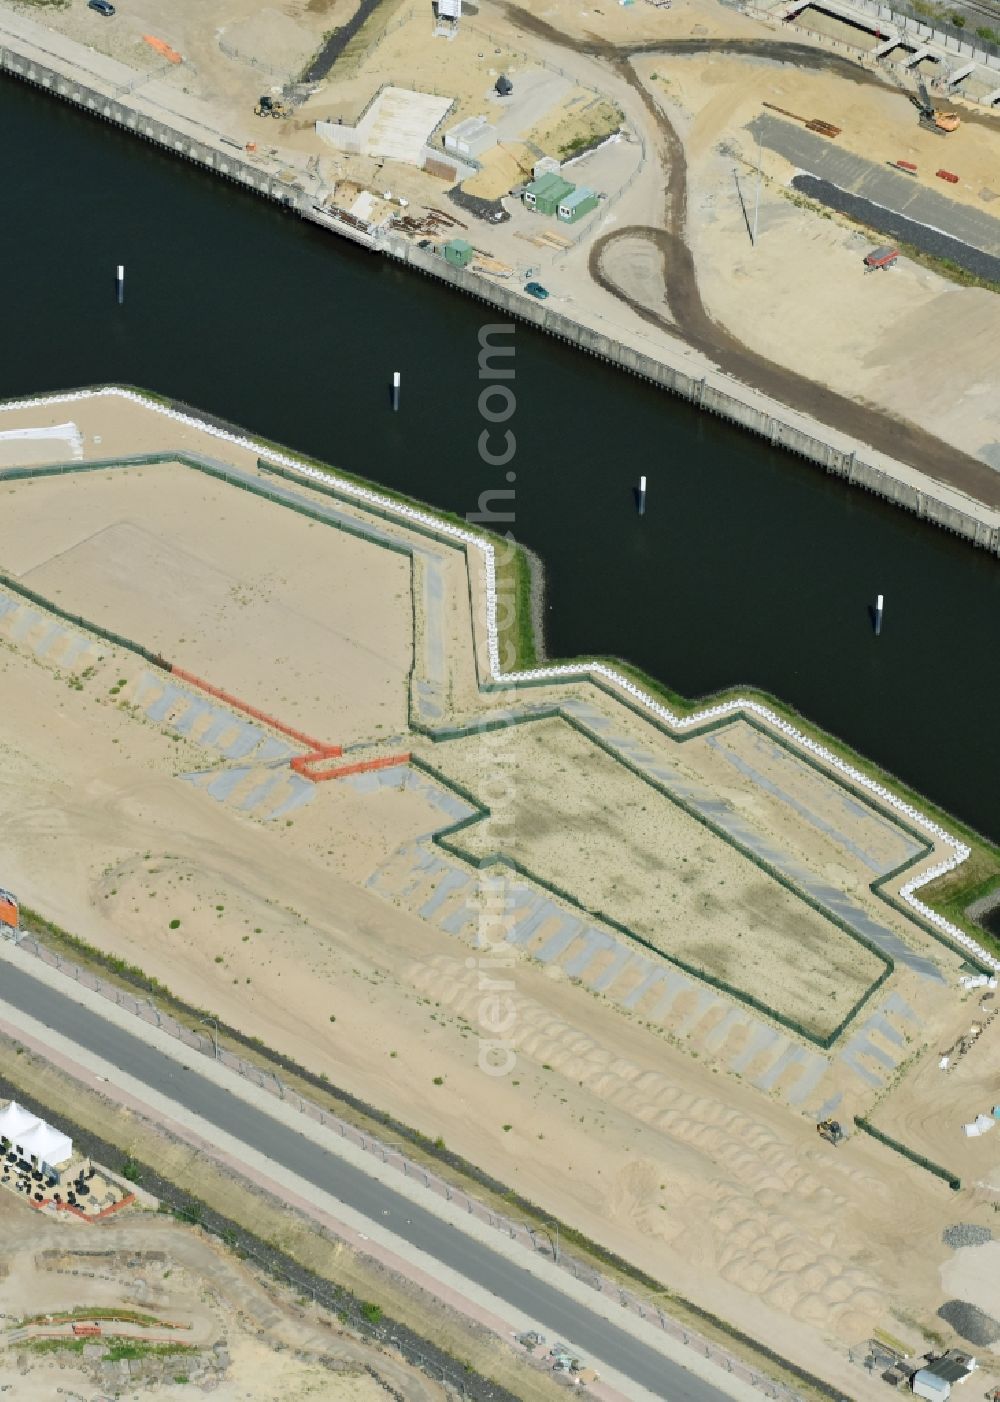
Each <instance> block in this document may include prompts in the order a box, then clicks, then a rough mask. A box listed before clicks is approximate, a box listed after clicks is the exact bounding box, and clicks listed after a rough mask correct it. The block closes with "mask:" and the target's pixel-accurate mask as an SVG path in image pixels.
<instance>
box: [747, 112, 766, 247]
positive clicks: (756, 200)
mask: <svg viewBox="0 0 1000 1402" xmlns="http://www.w3.org/2000/svg"><path fill="white" fill-rule="evenodd" d="M763 140H764V133H763V132H759V133H758V135H757V193H756V195H755V196H754V202H753V234H752V235H751V237H750V242H751V243H752V244H753V246H754V248H756V247H757V215H758V214H759V213H760V158H761V149H760V148H761V143H762V142H763Z"/></svg>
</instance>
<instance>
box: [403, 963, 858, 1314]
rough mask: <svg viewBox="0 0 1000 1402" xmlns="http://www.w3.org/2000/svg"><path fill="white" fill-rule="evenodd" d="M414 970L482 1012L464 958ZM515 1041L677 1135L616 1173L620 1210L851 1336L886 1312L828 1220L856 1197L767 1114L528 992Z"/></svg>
mask: <svg viewBox="0 0 1000 1402" xmlns="http://www.w3.org/2000/svg"><path fill="white" fill-rule="evenodd" d="M408 977H409V979H410V981H411V982H412V986H413V987H414V988H415V989H416V990H417V992H418V993H423V994H426V995H427V996H433V997H434V999H435V1000H436V1001H438V1002H440V1003H442V1004H444V1005H445V1006H446V1007H448V1008H449V1009H450V1010H451V1011H453V1012H455V1013H457V1014H459V1015H460V1016H463V1017H468V1018H469V1019H470V1020H472V1019H473V1018H474V1017H475V1015H476V1008H477V1006H478V1004H479V1003H480V1001H481V999H482V994H481V992H480V991H479V988H478V975H477V974H476V973H475V972H474V971H469V970H468V969H467V968H466V967H465V964H464V961H460V960H457V959H453V958H450V957H448V956H444V955H442V956H440V957H439V958H437V959H434V960H432V961H430V962H429V963H418V964H414V965H412V966H411V968H410V970H409V975H408ZM511 1042H512V1044H513V1046H514V1047H515V1049H516V1051H517V1053H518V1055H519V1056H525V1057H528V1058H530V1059H531V1060H532V1061H535V1062H537V1063H538V1064H540V1065H545V1066H548V1067H551V1068H552V1069H554V1070H556V1071H559V1072H560V1073H562V1074H563V1075H564V1076H566V1078H567V1079H569V1080H572V1081H573V1082H576V1083H578V1084H579V1085H580V1086H581V1087H583V1088H584V1089H585V1090H586V1091H588V1092H589V1093H590V1094H591V1095H594V1096H597V1097H598V1098H600V1099H601V1100H603V1101H606V1102H607V1103H608V1104H610V1105H613V1106H614V1107H615V1108H616V1109H617V1110H618V1111H620V1112H622V1113H624V1114H628V1115H631V1116H632V1117H633V1118H634V1119H635V1120H638V1121H640V1122H641V1123H642V1124H644V1125H647V1126H649V1127H651V1128H654V1129H656V1130H659V1131H660V1132H661V1133H662V1134H663V1135H664V1136H665V1137H666V1140H667V1143H666V1144H665V1145H664V1154H663V1158H662V1161H657V1160H656V1159H651V1158H649V1157H644V1158H643V1159H641V1160H638V1161H637V1162H636V1163H634V1164H632V1165H630V1166H629V1167H628V1168H627V1169H625V1170H624V1171H622V1172H620V1173H619V1174H617V1175H616V1177H615V1179H614V1180H613V1182H612V1183H611V1185H610V1187H609V1189H608V1196H607V1211H608V1215H609V1216H612V1217H615V1218H618V1219H619V1220H629V1221H631V1222H632V1223H633V1224H636V1223H638V1224H639V1225H640V1227H641V1229H642V1230H643V1232H644V1233H645V1234H646V1235H648V1236H650V1237H652V1238H655V1239H659V1240H662V1241H664V1242H669V1243H670V1245H671V1246H672V1247H674V1248H675V1249H677V1250H679V1251H681V1252H682V1253H683V1254H684V1256H685V1257H686V1259H688V1260H691V1261H694V1262H701V1263H712V1264H713V1265H714V1267H715V1269H717V1270H718V1271H719V1272H720V1274H721V1275H722V1276H723V1278H724V1279H725V1280H726V1281H727V1282H729V1283H730V1284H732V1285H734V1286H737V1287H739V1289H741V1290H745V1291H747V1292H748V1293H750V1294H752V1295H757V1296H759V1297H761V1298H762V1299H764V1300H765V1301H766V1302H767V1303H768V1304H769V1305H772V1306H773V1307H774V1308H775V1309H778V1310H780V1311H781V1312H782V1313H784V1314H786V1315H789V1316H791V1317H792V1318H794V1319H796V1320H799V1321H801V1322H802V1323H808V1324H812V1325H815V1326H817V1327H819V1328H823V1329H825V1330H832V1331H833V1332H835V1333H836V1334H838V1335H839V1336H840V1337H841V1338H843V1339H851V1338H855V1337H860V1336H861V1334H863V1333H864V1332H865V1330H866V1329H868V1330H870V1328H871V1324H872V1320H873V1319H877V1318H879V1317H880V1316H881V1314H882V1313H883V1312H884V1309H885V1300H886V1293H885V1290H884V1288H883V1287H882V1285H881V1284H880V1282H878V1281H877V1280H876V1279H875V1278H873V1277H872V1276H870V1275H868V1274H867V1273H866V1272H864V1271H862V1270H860V1269H858V1268H856V1267H855V1266H853V1265H849V1264H845V1263H844V1262H843V1261H841V1260H839V1259H838V1258H837V1256H836V1254H835V1253H836V1248H837V1238H836V1236H835V1234H834V1233H833V1232H830V1231H825V1232H824V1231H823V1230H822V1227H821V1225H820V1226H817V1224H822V1223H825V1222H831V1221H834V1220H836V1217H837V1214H838V1213H840V1212H841V1211H842V1210H843V1209H844V1208H845V1207H846V1205H847V1204H846V1200H845V1199H844V1198H843V1197H841V1196H840V1195H839V1194H837V1193H835V1192H833V1191H831V1190H830V1189H829V1188H827V1187H826V1186H825V1184H823V1183H821V1182H820V1180H819V1179H818V1178H817V1177H816V1175H815V1174H814V1173H813V1172H812V1170H811V1169H810V1167H809V1166H808V1161H804V1160H803V1159H802V1158H801V1157H796V1156H794V1155H793V1154H792V1153H790V1152H789V1150H788V1148H787V1147H786V1145H785V1144H783V1143H782V1142H781V1141H780V1140H779V1139H778V1137H777V1136H776V1135H775V1134H774V1133H773V1132H772V1131H771V1130H770V1129H769V1128H768V1127H767V1126H766V1125H764V1124H762V1123H760V1122H758V1121H755V1120H753V1119H751V1118H750V1117H749V1116H747V1115H745V1114H742V1113H740V1112H739V1111H737V1110H734V1109H733V1108H732V1107H731V1106H729V1105H727V1104H726V1103H725V1102H724V1101H723V1100H721V1099H718V1098H716V1097H714V1096H710V1095H697V1094H692V1093H690V1092H687V1091H683V1090H681V1089H679V1088H678V1087H677V1086H676V1085H674V1084H672V1083H671V1082H670V1081H669V1080H668V1079H667V1077H666V1076H665V1075H661V1074H660V1073H658V1072H655V1071H650V1070H648V1069H647V1068H645V1067H644V1066H640V1065H638V1064H637V1063H635V1062H632V1061H629V1060H628V1059H626V1058H624V1057H621V1056H615V1055H614V1053H613V1052H611V1051H610V1050H608V1049H607V1048H605V1047H603V1046H602V1045H601V1044H600V1043H599V1042H597V1041H596V1039H595V1038H593V1037H591V1036H589V1035H588V1034H587V1033H585V1032H583V1031H582V1030H581V1029H580V1028H577V1027H574V1026H573V1025H571V1024H570V1023H568V1022H565V1021H563V1020H562V1019H561V1018H559V1017H557V1016H554V1015H553V1014H552V1013H551V1012H550V1011H549V1010H547V1009H546V1008H544V1007H542V1006H541V1005H540V1004H538V1003H535V1002H533V1001H532V1000H530V999H527V998H524V997H519V999H518V1021H517V1025H516V1027H515V1028H514V1029H513V1031H512V1033H511ZM668 1174H669V1177H668V1176H667V1175H668ZM706 1184H709V1185H710V1187H709V1188H708V1191H707V1192H706Z"/></svg>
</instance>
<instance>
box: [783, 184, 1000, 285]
mask: <svg viewBox="0 0 1000 1402" xmlns="http://www.w3.org/2000/svg"><path fill="white" fill-rule="evenodd" d="M792 186H793V187H794V188H795V189H796V190H799V191H800V192H801V193H802V194H803V195H808V196H809V198H810V199H812V200H818V201H819V203H820V204H824V205H826V206H827V207H828V208H829V209H836V210H837V211H838V212H839V213H841V214H846V215H848V216H849V217H850V218H851V219H856V220H858V222H859V223H861V224H865V225H867V227H868V228H869V229H877V230H878V232H879V233H880V234H886V235H888V236H889V237H891V238H894V239H898V240H899V241H900V243H908V244H910V245H912V247H914V248H919V249H920V250H921V252H923V253H929V254H930V255H931V256H932V257H934V258H947V259H948V260H949V261H950V262H952V263H957V264H958V266H959V267H960V268H964V269H965V271H966V272H968V273H972V274H973V276H974V277H981V278H985V279H986V280H987V281H988V282H996V283H1000V258H994V257H992V256H991V255H990V254H989V253H983V252H982V251H981V250H980V249H978V248H971V247H970V246H969V244H967V243H961V242H960V241H959V240H958V239H953V238H951V237H950V236H949V235H948V234H943V233H941V232H940V231H939V230H937V229H931V228H929V227H928V226H927V225H926V224H918V223H916V221H915V220H913V219H907V217H906V215H905V214H897V213H896V212H895V210H892V209H886V208H885V207H884V205H879V204H875V203H874V201H872V200H866V199H865V198H864V197H863V196H861V195H852V194H850V193H848V191H847V190H841V189H840V187H839V186H837V185H833V184H831V183H830V181H829V180H820V179H819V178H818V176H815V175H796V176H795V177H794V178H793V179H792Z"/></svg>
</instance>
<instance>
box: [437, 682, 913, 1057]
mask: <svg viewBox="0 0 1000 1402" xmlns="http://www.w3.org/2000/svg"><path fill="white" fill-rule="evenodd" d="M539 720H561V721H564V722H565V723H566V724H568V725H569V726H570V727H571V728H573V729H574V730H576V731H578V732H579V733H580V734H581V735H583V736H584V738H585V739H586V740H588V741H589V742H590V743H591V744H594V745H596V746H597V748H598V749H600V750H602V751H603V752H604V753H606V754H607V755H608V756H609V757H610V758H611V759H612V760H613V761H614V762H615V763H618V764H621V765H622V766H623V767H624V768H626V769H627V770H629V772H630V773H632V774H633V775H634V776H635V777H636V778H638V779H639V780H640V781H641V782H643V783H644V784H646V785H647V786H648V787H649V788H651V789H653V790H654V791H655V792H656V793H659V794H661V795H662V796H663V797H665V798H667V799H668V800H669V801H670V802H671V803H673V804H675V805H676V806H677V807H678V808H680V809H681V810H682V811H683V812H684V813H686V814H687V815H688V816H689V817H690V818H692V819H693V820H694V821H695V822H697V823H699V824H700V825H701V826H703V827H706V828H708V829H709V831H711V832H712V833H714V834H715V835H716V836H717V837H719V838H720V839H721V840H722V841H724V842H726V843H728V844H729V845H730V846H731V847H732V848H733V849H734V850H735V851H737V852H739V853H740V854H741V855H742V856H744V857H747V858H748V859H749V860H750V861H751V862H752V863H753V864H754V865H755V866H756V867H758V868H759V870H761V871H762V872H764V874H765V875H767V876H769V877H770V878H771V879H773V880H775V881H777V882H778V884H779V885H781V886H782V887H784V888H785V889H786V890H788V891H789V892H790V893H791V894H792V895H793V896H795V897H797V898H798V899H799V900H802V901H804V902H805V904H807V905H808V906H809V907H810V908H811V909H813V910H814V911H815V912H816V913H817V914H818V915H819V916H820V917H821V918H823V919H825V920H828V921H829V922H830V924H832V925H834V926H835V927H836V928H837V929H839V930H841V931H842V932H843V933H844V934H846V935H847V936H848V938H850V939H853V940H855V941H856V942H857V943H858V944H860V945H861V946H862V947H864V948H866V949H867V950H869V952H870V953H871V954H873V955H874V956H875V958H876V959H878V961H879V962H880V963H881V964H882V966H883V967H882V972H881V974H880V975H879V977H878V978H877V979H876V980H875V981H874V982H873V983H872V984H870V985H869V987H868V988H867V989H866V990H865V991H864V993H863V994H862V996H861V997H860V998H859V999H858V1000H857V1001H856V1002H855V1003H854V1004H853V1005H852V1006H851V1007H850V1008H849V1009H848V1011H847V1012H846V1014H845V1015H844V1017H843V1018H842V1019H841V1020H840V1022H839V1023H838V1024H837V1025H836V1027H834V1028H833V1030H832V1031H831V1032H829V1033H828V1034H826V1035H825V1036H823V1035H820V1034H818V1033H817V1032H816V1031H814V1030H811V1029H809V1028H807V1027H806V1026H805V1025H804V1024H803V1023H801V1022H798V1021H796V1019H794V1018H792V1017H788V1016H786V1015H785V1014H783V1013H780V1012H778V1011H776V1010H775V1009H774V1008H773V1007H771V1006H770V1005H769V1004H767V1003H765V1002H763V1000H761V999H759V998H756V997H754V995H753V994H752V993H748V992H746V991H745V990H743V989H740V988H737V987H735V986H734V985H732V984H730V983H727V982H726V981H725V980H724V979H721V978H718V977H716V976H715V975H714V974H711V973H709V972H708V971H707V970H703V969H699V968H698V967H697V966H696V965H693V964H689V963H688V962H687V961H686V960H684V959H682V958H680V957H679V956H678V955H676V954H671V953H669V952H668V951H666V950H664V949H662V948H660V947H659V946H658V945H656V944H654V943H653V942H652V941H651V940H650V939H648V938H646V937H645V936H644V935H640V934H638V933H637V932H636V931H635V930H632V929H630V928H629V927H628V926H627V925H624V924H622V922H621V921H619V920H616V919H615V918H614V917H613V916H610V915H607V914H606V913H605V912H603V911H600V910H593V909H591V908H589V907H588V906H585V905H584V904H583V903H582V902H581V901H579V900H578V899H577V898H576V897H575V896H574V895H572V893H571V892H569V891H567V890H566V889H565V888H563V887H561V886H559V885H558V884H557V883H556V882H554V881H550V880H548V879H547V878H544V877H541V876H539V875H538V874H537V873H536V872H534V871H532V870H531V869H530V868H529V867H527V866H525V865H524V864H523V863H521V862H519V861H518V860H517V859H516V858H514V857H510V856H508V855H506V854H504V853H501V852H492V853H488V854H485V855H484V856H482V857H474V856H472V855H471V854H470V853H469V852H468V851H467V850H466V849H464V848H463V847H462V846H461V845H460V844H459V843H457V842H456V841H455V838H456V837H457V836H458V834H460V833H462V832H464V831H465V830H466V829H467V828H470V827H473V826H475V825H477V824H478V823H481V822H482V821H484V820H485V819H488V818H490V817H491V816H492V812H491V810H490V809H489V808H488V807H487V806H486V805H485V804H483V803H482V802H481V801H480V800H479V799H477V798H476V797H475V796H474V795H473V794H472V793H470V792H469V790H468V789H465V788H464V787H462V786H460V785H458V784H456V783H455V782H454V781H453V780H451V779H449V778H448V777H447V776H446V775H444V774H443V773H441V771H440V770H437V769H435V768H434V766H432V765H430V764H428V763H427V762H426V761H424V760H417V759H416V757H414V758H413V759H411V763H416V764H417V767H419V768H420V769H422V770H423V771H424V772H425V773H427V774H428V775H430V776H432V777H433V778H434V779H435V780H436V781H437V782H438V783H441V784H442V785H443V786H444V787H446V788H448V789H450V790H451V791H452V792H454V793H457V794H458V796H459V797H460V798H462V799H463V800H464V801H465V802H466V803H468V804H469V806H470V807H471V808H472V809H473V812H472V813H471V814H469V815H468V816H467V817H465V818H460V819H458V821H457V822H455V823H451V824H449V825H448V826H447V827H446V828H443V829H441V830H440V831H438V832H436V833H434V835H433V839H432V840H433V842H434V843H435V845H436V846H438V847H440V848H441V849H442V850H443V851H445V852H447V853H448V854H449V855H450V856H453V857H455V858H456V859H457V860H459V861H461V862H462V863H463V865H465V866H467V867H470V868H472V870H474V871H482V870H484V869H486V868H488V867H491V866H504V867H506V868H508V869H509V870H510V871H514V872H516V873H517V874H518V875H519V876H520V877H522V878H523V879H524V880H526V881H530V882H531V883H532V884H533V885H535V886H538V887H540V888H541V889H542V890H544V891H547V892H548V893H549V894H550V895H552V896H555V897H556V899H557V900H559V901H562V902H563V903H565V904H567V905H569V906H570V907H572V908H573V909H574V910H577V911H579V912H580V913H581V914H583V915H585V916H587V917H589V918H591V919H594V920H597V921H599V922H600V923H601V924H603V925H606V926H608V927H609V928H610V929H613V930H615V931H617V932H618V933H619V934H621V935H623V936H625V938H626V939H628V940H629V941H630V942H631V943H633V944H636V945H639V946H640V947H641V948H643V949H645V950H646V951H647V952H648V953H650V954H652V955H654V956H655V957H656V958H659V959H663V960H665V961H666V962H667V963H669V964H673V965H674V966H675V967H676V968H678V969H681V970H682V971H683V972H684V973H686V974H688V975H689V976H690V977H691V978H694V979H697V980H698V981H700V982H703V983H708V984H710V985H711V986H712V987H714V988H717V989H719V991H720V992H723V993H725V994H726V995H727V996H729V997H731V998H733V999H735V1000H736V1001H737V1002H740V1003H743V1004H744V1005H746V1006H747V1007H750V1008H753V1009H754V1011H756V1012H759V1013H762V1014H763V1015H764V1016H765V1017H767V1018H770V1019H771V1020H773V1021H774V1022H778V1023H780V1024H781V1026H783V1027H786V1028H788V1030H789V1031H791V1032H794V1033H795V1034H796V1035H797V1036H800V1037H803V1038H804V1039H805V1040H807V1041H809V1042H812V1043H813V1044H814V1045H815V1046H818V1047H820V1048H821V1049H823V1050H828V1049H829V1048H830V1047H831V1046H832V1045H833V1044H834V1042H835V1041H836V1040H837V1038H838V1037H839V1036H840V1035H841V1034H842V1032H843V1031H844V1029H845V1027H847V1026H848V1024H849V1023H850V1022H852V1021H853V1020H854V1018H856V1017H857V1015H858V1012H859V1011H860V1010H861V1008H862V1007H864V1005H865V1004H866V1003H867V1002H868V1001H869V999H870V998H871V997H872V996H873V995H874V994H875V993H876V992H877V991H878V990H879V989H880V988H881V987H882V985H883V984H884V983H885V981H886V980H887V979H888V978H889V977H890V976H891V974H892V973H893V971H894V969H895V964H894V962H893V960H892V959H891V958H890V957H889V955H887V954H886V953H885V952H884V951H883V950H881V949H879V948H878V946H877V945H875V944H873V943H872V942H871V941H870V940H868V939H866V938H865V937H864V936H862V935H860V934H858V932H857V931H855V930H852V929H851V928H850V926H849V925H847V924H846V923H845V922H844V921H843V920H841V919H840V918H839V917H838V916H836V915H834V914H833V912H831V911H828V910H826V909H825V908H824V907H823V906H822V905H820V903H819V902H818V901H816V900H815V899H814V898H813V897H812V896H810V895H809V894H808V893H807V892H805V891H801V890H799V889H798V888H797V887H796V886H795V885H794V884H793V883H792V882H790V881H789V880H788V879H787V878H786V877H785V876H784V875H783V874H782V873H781V872H779V871H777V870H776V869H775V868H773V867H771V866H770V865H769V864H768V863H767V862H765V861H763V860H762V859H761V858H759V857H757V856H756V854H755V853H753V852H750V851H749V850H747V849H746V848H744V847H743V846H741V844H740V843H738V842H736V841H735V839H733V838H732V837H731V836H730V834H728V833H727V832H726V831H725V830H724V829H722V828H719V827H717V826H716V825H715V824H714V823H712V822H711V821H710V820H709V819H707V818H705V817H704V816H703V815H702V814H700V813H698V812H697V810H696V809H694V808H692V807H690V805H688V804H687V803H685V802H684V801H683V800H682V799H679V798H678V797H677V796H676V795H674V794H671V793H670V792H669V790H667V789H665V788H663V787H662V786H661V785H660V784H657V783H656V782H655V780H652V779H650V778H649V777H648V776H647V775H646V774H644V773H643V771H642V770H641V769H639V768H638V767H637V766H636V765H634V764H632V763H631V762H630V761H629V760H626V759H625V758H624V757H623V756H621V755H619V754H618V753H617V752H616V751H615V750H614V749H612V748H611V746H610V745H608V744H607V743H606V742H605V741H603V740H601V739H600V737H598V736H596V735H594V734H593V733H592V732H590V731H589V730H587V728H586V727H585V726H584V725H582V724H581V723H580V722H579V721H578V720H577V719H576V718H575V717H573V716H568V715H566V714H565V713H564V712H562V711H560V710H559V709H558V708H556V709H554V710H553V711H549V712H541V713H538V714H536V715H533V716H523V717H516V718H514V719H512V720H500V721H495V722H493V723H492V724H488V725H486V726H480V727H472V728H470V729H469V730H467V731H466V732H465V735H463V734H462V732H461V731H457V730H452V731H451V732H449V733H448V734H447V735H441V733H440V732H438V736H437V739H438V741H439V742H440V743H447V741H448V740H450V739H460V738H466V736H468V735H473V734H482V733H484V731H487V730H491V729H492V730H495V729H506V728H507V727H508V726H509V725H529V724H532V723H534V722H535V721H539Z"/></svg>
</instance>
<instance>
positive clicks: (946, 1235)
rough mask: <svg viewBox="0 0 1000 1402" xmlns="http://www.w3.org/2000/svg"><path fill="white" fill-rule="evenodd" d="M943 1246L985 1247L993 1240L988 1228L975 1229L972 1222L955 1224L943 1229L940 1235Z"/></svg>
mask: <svg viewBox="0 0 1000 1402" xmlns="http://www.w3.org/2000/svg"><path fill="white" fill-rule="evenodd" d="M941 1240H942V1241H943V1242H944V1244H945V1246H952V1247H955V1248H957V1247H959V1246H985V1245H986V1243H987V1242H988V1241H992V1240H993V1233H992V1231H991V1230H990V1229H989V1227H977V1226H975V1225H974V1224H973V1223H972V1222H956V1223H955V1225H954V1226H953V1227H945V1229H944V1231H943V1232H942V1233H941Z"/></svg>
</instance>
